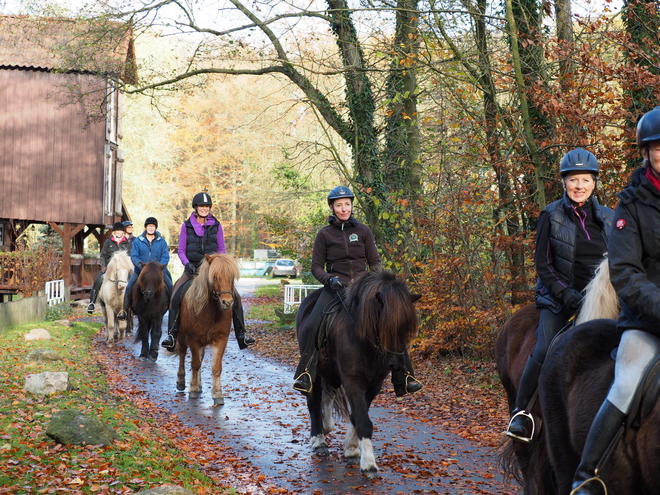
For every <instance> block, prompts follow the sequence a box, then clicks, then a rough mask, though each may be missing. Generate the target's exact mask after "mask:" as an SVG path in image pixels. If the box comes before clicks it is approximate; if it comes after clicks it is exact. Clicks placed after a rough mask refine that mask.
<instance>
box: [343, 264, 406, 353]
mask: <svg viewBox="0 0 660 495" xmlns="http://www.w3.org/2000/svg"><path fill="white" fill-rule="evenodd" d="M345 299H346V300H345V304H346V309H347V310H348V312H349V314H350V318H351V319H352V321H353V322H354V323H355V328H356V333H357V335H358V336H360V337H361V338H364V339H369V340H371V341H372V342H376V341H377V342H378V343H379V344H380V345H382V346H383V347H384V348H386V349H389V350H391V351H395V352H401V351H403V350H405V348H406V346H407V343H408V342H409V341H410V339H411V338H412V337H413V336H414V335H415V334H416V332H417V313H416V311H415V308H414V306H413V304H412V296H411V294H410V291H409V290H408V287H407V285H406V284H405V282H404V281H403V280H401V279H400V278H398V277H397V276H396V275H395V274H394V272H392V271H391V270H373V271H369V272H365V273H364V274H363V275H362V276H361V277H360V278H358V279H357V280H355V281H354V282H353V284H351V286H350V287H349V288H348V289H347V290H346V293H345ZM384 308H387V310H386V311H383V309H384Z"/></svg>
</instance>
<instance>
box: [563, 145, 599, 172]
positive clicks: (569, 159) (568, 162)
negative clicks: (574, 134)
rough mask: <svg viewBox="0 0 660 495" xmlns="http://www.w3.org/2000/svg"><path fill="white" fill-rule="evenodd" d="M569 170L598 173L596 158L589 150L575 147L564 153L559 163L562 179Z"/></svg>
mask: <svg viewBox="0 0 660 495" xmlns="http://www.w3.org/2000/svg"><path fill="white" fill-rule="evenodd" d="M571 172H585V173H590V174H594V175H598V160H597V159H596V157H595V156H594V154H593V153H591V152H590V151H587V150H585V149H584V148H575V149H574V150H571V151H569V152H568V153H566V154H565V155H564V157H563V158H562V159H561V162H560V163H559V174H560V175H561V177H562V179H563V178H564V177H566V175H568V174H569V173H571Z"/></svg>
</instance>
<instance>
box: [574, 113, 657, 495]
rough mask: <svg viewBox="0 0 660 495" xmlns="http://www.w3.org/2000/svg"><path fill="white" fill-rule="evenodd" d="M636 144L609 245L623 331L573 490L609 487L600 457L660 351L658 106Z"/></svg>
mask: <svg viewBox="0 0 660 495" xmlns="http://www.w3.org/2000/svg"><path fill="white" fill-rule="evenodd" d="M637 146H638V148H639V150H640V152H641V154H642V158H643V160H644V161H643V164H642V166H641V167H640V168H638V169H637V170H635V171H634V172H633V174H632V178H631V181H630V185H628V186H627V187H626V188H625V189H624V190H623V191H621V192H620V193H619V194H618V196H619V199H620V201H619V205H618V206H617V208H616V211H615V213H614V228H613V229H612V234H611V236H610V241H609V244H608V259H609V267H610V280H611V281H612V285H613V286H614V290H615V291H616V293H617V295H618V296H619V301H620V302H621V313H620V314H619V319H618V320H617V327H618V328H620V329H622V330H623V334H622V335H621V342H620V343H619V349H618V351H617V353H616V364H615V367H614V382H613V383H612V387H611V388H610V390H609V392H608V394H607V397H606V398H605V400H604V401H603V404H602V405H601V406H600V409H599V410H598V413H597V414H596V417H595V418H594V420H593V423H592V425H591V428H590V430H589V434H588V435H587V440H586V442H585V445H584V449H583V451H582V459H581V460H580V465H579V466H578V469H577V471H576V473H575V476H574V478H573V489H572V491H571V494H572V495H590V494H596V493H603V492H604V491H605V492H606V490H603V489H604V488H605V483H604V482H603V480H602V479H601V478H600V476H599V473H600V472H602V471H603V468H606V466H599V464H600V461H601V460H602V459H603V458H604V456H605V454H606V453H607V452H608V451H610V449H611V450H614V448H615V446H616V441H617V438H618V435H617V434H618V432H619V430H620V429H621V428H622V427H623V425H624V423H625V421H626V418H627V417H628V413H629V411H630V406H631V402H632V399H633V396H634V395H635V391H636V390H637V388H638V386H639V384H640V381H641V380H642V377H643V376H644V372H645V370H646V368H647V367H648V366H649V364H650V363H651V362H652V361H653V360H654V359H655V358H656V357H657V356H658V355H660V238H658V232H660V107H655V108H654V109H653V110H651V111H649V112H647V113H645V114H644V115H643V116H642V118H641V119H640V120H639V122H638V123H637ZM597 467H598V470H597V469H596V468H597Z"/></svg>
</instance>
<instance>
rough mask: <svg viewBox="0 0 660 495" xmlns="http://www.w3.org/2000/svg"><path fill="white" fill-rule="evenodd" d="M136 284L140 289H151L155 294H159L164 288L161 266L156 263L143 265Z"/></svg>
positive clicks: (151, 262)
mask: <svg viewBox="0 0 660 495" xmlns="http://www.w3.org/2000/svg"><path fill="white" fill-rule="evenodd" d="M137 284H138V287H140V288H141V289H144V288H146V287H153V288H154V289H155V290H156V292H160V291H161V290H162V289H163V287H164V286H165V281H164V278H163V267H162V265H161V264H160V263H158V262H156V261H150V262H149V263H147V264H146V265H143V266H142V269H141V270H140V275H139V276H138V279H137Z"/></svg>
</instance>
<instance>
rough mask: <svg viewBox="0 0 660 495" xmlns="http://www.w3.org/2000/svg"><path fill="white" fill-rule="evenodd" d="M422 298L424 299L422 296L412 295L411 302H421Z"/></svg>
mask: <svg viewBox="0 0 660 495" xmlns="http://www.w3.org/2000/svg"><path fill="white" fill-rule="evenodd" d="M421 298H422V295H421V294H410V300H411V301H412V302H414V303H415V302H417V301H419V300H420V299H421Z"/></svg>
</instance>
